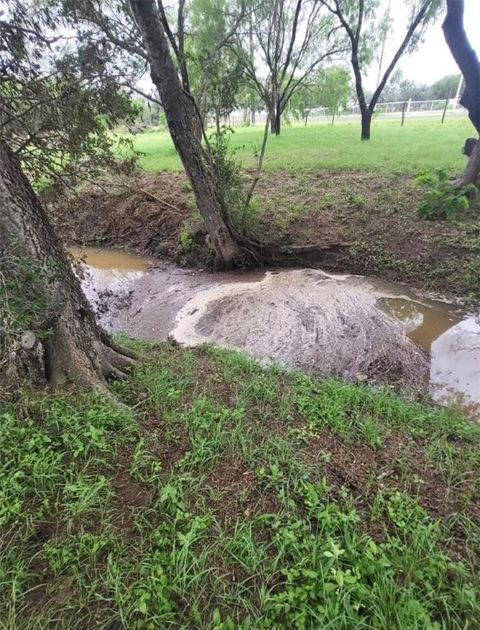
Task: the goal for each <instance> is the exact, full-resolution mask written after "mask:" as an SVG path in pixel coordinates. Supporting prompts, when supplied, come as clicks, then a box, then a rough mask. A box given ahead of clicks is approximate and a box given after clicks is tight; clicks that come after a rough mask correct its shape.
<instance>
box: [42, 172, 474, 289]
mask: <svg viewBox="0 0 480 630" xmlns="http://www.w3.org/2000/svg"><path fill="white" fill-rule="evenodd" d="M420 198H421V191H420V190H418V188H416V187H415V185H414V183H413V181H412V178H411V177H410V176H407V175H400V174H399V175H393V176H386V175H381V174H375V173H346V172H341V171H337V172H329V171H320V172H303V173H287V172H282V171H278V172H275V173H265V175H264V176H263V178H262V180H261V181H260V184H259V186H258V191H257V196H256V198H255V200H254V203H253V207H252V209H251V211H250V213H249V215H248V217H247V218H246V220H245V223H246V226H247V231H248V232H249V233H250V234H251V235H252V236H254V237H256V238H258V239H261V240H262V241H266V242H269V243H277V244H282V245H298V244H316V245H319V246H321V247H323V248H326V250H325V253H324V255H323V258H322V259H317V260H316V261H315V263H316V264H320V265H321V266H322V267H323V268H329V269H332V270H338V271H348V272H350V273H361V274H370V275H375V276H379V277H382V278H385V279H389V280H396V281H404V282H409V283H411V284H413V285H416V286H419V287H421V288H422V289H424V290H432V291H436V292H441V293H445V294H450V295H459V296H461V297H464V298H465V297H467V298H470V299H471V300H472V301H475V300H478V298H479V297H480V283H479V282H478V278H479V276H480V220H479V215H478V213H475V212H470V213H466V214H465V216H463V217H460V218H459V220H457V221H455V222H452V223H448V222H444V221H437V222H429V221H424V220H421V219H419V218H418V217H417V214H416V207H417V205H418V202H419V200H420ZM49 206H50V211H51V216H52V218H53V221H54V223H55V225H56V227H57V229H58V231H59V233H60V235H61V236H62V237H63V238H64V239H65V241H66V242H67V243H68V244H90V245H91V244H102V245H107V246H116V247H127V248H130V249H133V250H135V251H136V252H138V253H142V254H148V255H151V256H156V257H163V258H168V259H170V260H175V261H176V262H179V263H181V264H185V265H191V266H199V265H200V266H206V265H207V266H208V264H209V263H210V262H211V259H212V255H211V254H212V253H211V251H210V250H209V249H208V247H207V246H206V244H205V234H204V232H203V228H202V222H201V220H200V217H199V214H198V211H197V210H196V207H195V200H194V198H193V195H192V192H191V189H190V186H189V184H188V182H187V180H186V178H185V176H184V175H182V174H179V173H166V172H163V173H159V174H157V175H147V174H142V175H141V176H139V177H137V178H136V179H131V180H128V181H127V180H125V181H120V182H119V181H117V182H113V183H112V182H109V183H108V184H105V185H104V187H103V189H102V188H95V189H90V190H87V191H86V192H84V193H82V194H81V195H80V196H79V197H75V198H69V199H68V198H62V199H57V200H56V201H55V202H54V203H50V204H49ZM331 246H333V247H331ZM329 247H331V249H328V248H329ZM279 262H280V264H281V261H277V264H278V263H279ZM305 262H306V264H309V263H308V261H305ZM297 264H298V261H297ZM310 264H311V263H310Z"/></svg>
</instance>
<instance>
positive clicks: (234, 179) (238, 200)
mask: <svg viewBox="0 0 480 630" xmlns="http://www.w3.org/2000/svg"><path fill="white" fill-rule="evenodd" d="M233 133H234V132H233V130H232V129H229V128H225V127H224V128H222V129H221V130H220V132H219V133H217V132H216V133H213V134H212V135H211V136H210V138H209V149H210V157H211V160H212V164H213V167H214V173H215V178H216V184H217V192H218V193H219V194H220V196H221V199H222V202H223V205H224V208H225V209H226V211H227V212H228V215H229V217H231V218H232V219H233V220H235V219H237V220H238V218H239V216H240V214H241V213H242V212H243V200H244V191H243V179H242V171H241V165H240V164H239V162H238V160H237V159H236V154H237V149H232V147H231V144H230V134H233Z"/></svg>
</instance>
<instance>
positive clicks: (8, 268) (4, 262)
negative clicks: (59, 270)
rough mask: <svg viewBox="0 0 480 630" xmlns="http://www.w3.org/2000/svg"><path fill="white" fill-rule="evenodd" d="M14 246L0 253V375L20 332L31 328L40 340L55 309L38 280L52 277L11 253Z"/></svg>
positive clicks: (28, 261) (17, 342) (50, 279)
mask: <svg viewBox="0 0 480 630" xmlns="http://www.w3.org/2000/svg"><path fill="white" fill-rule="evenodd" d="M17 247H18V246H17V245H16V244H12V245H11V246H9V247H8V248H6V249H5V250H4V251H3V252H0V374H1V372H2V370H4V369H5V367H6V363H7V361H8V356H9V353H10V352H12V351H13V349H14V348H15V347H16V346H17V345H18V344H19V341H20V339H21V337H22V335H23V333H25V332H26V331H32V332H34V333H35V335H36V336H37V337H38V338H39V339H42V338H44V337H45V335H46V334H48V332H47V330H48V322H49V320H50V319H51V317H52V316H53V315H54V313H55V308H56V305H55V304H53V303H50V302H49V301H48V298H47V296H46V295H45V293H44V292H43V291H42V289H41V282H40V279H41V278H42V279H44V280H45V281H47V282H48V281H53V279H54V277H50V276H46V273H45V272H44V271H43V270H41V269H39V268H38V267H36V266H35V265H34V264H32V262H31V260H30V259H27V258H25V257H23V256H19V255H17V253H14V252H15V250H16V248H17ZM26 295H28V300H25V296H26Z"/></svg>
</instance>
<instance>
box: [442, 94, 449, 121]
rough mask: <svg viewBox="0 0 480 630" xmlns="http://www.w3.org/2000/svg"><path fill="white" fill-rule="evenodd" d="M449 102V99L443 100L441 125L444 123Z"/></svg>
mask: <svg viewBox="0 0 480 630" xmlns="http://www.w3.org/2000/svg"><path fill="white" fill-rule="evenodd" d="M449 101H450V99H449V98H446V99H445V106H444V108H443V114H442V125H443V123H444V122H445V116H446V115H447V108H448V102H449Z"/></svg>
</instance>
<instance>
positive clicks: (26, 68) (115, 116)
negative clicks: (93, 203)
mask: <svg viewBox="0 0 480 630" xmlns="http://www.w3.org/2000/svg"><path fill="white" fill-rule="evenodd" d="M61 27H62V21H61V17H60V15H59V13H58V11H57V10H55V9H54V8H50V9H48V10H47V9H44V10H41V9H38V8H37V7H35V6H34V3H33V2H22V3H20V2H17V1H16V0H11V1H10V2H9V4H8V5H5V11H4V13H3V16H2V20H1V21H0V39H1V41H2V46H0V137H2V138H3V139H4V140H5V141H6V142H7V143H8V145H9V146H10V148H11V150H12V151H13V153H14V154H16V155H17V156H18V157H19V159H20V160H21V161H22V163H23V165H24V168H25V169H26V170H27V172H28V174H29V175H30V177H31V178H32V180H34V181H36V182H41V183H42V184H43V185H45V184H47V183H50V184H52V183H54V184H65V185H69V186H72V185H74V184H75V183H77V182H78V181H79V180H82V179H86V178H92V177H94V176H95V175H96V174H97V173H98V172H99V171H101V170H104V169H105V167H106V166H109V167H111V168H120V167H121V164H120V163H119V161H118V159H117V157H116V151H117V150H118V146H117V144H118V142H119V141H118V140H115V138H114V136H113V134H112V133H111V131H112V129H113V128H114V127H115V126H116V125H117V124H118V123H119V122H121V121H130V122H132V121H133V120H134V119H135V117H136V116H137V114H138V107H137V105H136V104H135V103H134V101H133V100H132V99H131V97H130V96H129V95H128V93H127V92H126V91H125V89H124V88H123V87H122V86H121V85H120V81H119V74H118V71H117V69H115V68H112V67H111V64H110V62H109V57H108V50H105V49H102V48H98V49H92V46H91V43H90V42H89V41H81V40H79V39H77V38H76V37H75V35H74V34H68V36H67V34H66V33H65V32H64V31H63V30H62V28H61ZM121 64H122V61H121V60H119V65H121ZM121 76H122V78H124V76H125V72H124V70H122V72H121ZM123 142H124V143H125V141H123Z"/></svg>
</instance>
